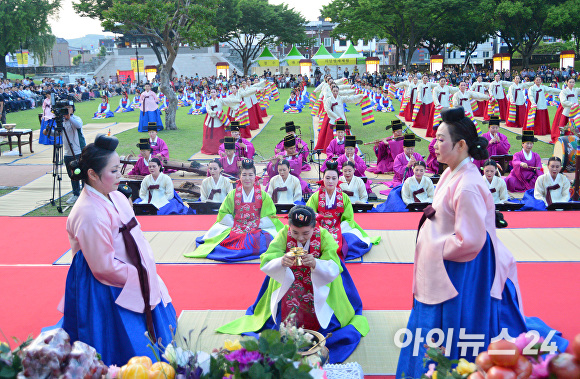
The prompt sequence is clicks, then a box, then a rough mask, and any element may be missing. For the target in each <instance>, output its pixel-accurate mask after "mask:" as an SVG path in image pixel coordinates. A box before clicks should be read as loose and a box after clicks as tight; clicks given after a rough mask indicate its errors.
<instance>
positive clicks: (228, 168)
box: [220, 154, 242, 178]
mask: <svg viewBox="0 0 580 379" xmlns="http://www.w3.org/2000/svg"><path fill="white" fill-rule="evenodd" d="M241 160H242V158H240V157H239V156H238V155H237V154H234V156H233V157H232V158H231V159H230V158H228V157H227V156H223V157H220V163H221V164H222V167H223V169H224V173H225V174H228V175H230V176H233V177H234V178H237V177H238V173H239V171H240V169H239V167H238V162H239V161H241Z"/></svg>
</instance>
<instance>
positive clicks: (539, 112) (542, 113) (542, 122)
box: [527, 84, 560, 136]
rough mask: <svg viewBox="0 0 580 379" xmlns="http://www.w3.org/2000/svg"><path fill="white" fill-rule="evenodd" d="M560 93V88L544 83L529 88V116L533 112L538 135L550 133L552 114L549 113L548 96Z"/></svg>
mask: <svg viewBox="0 0 580 379" xmlns="http://www.w3.org/2000/svg"><path fill="white" fill-rule="evenodd" d="M559 94H560V89H558V88H550V87H548V86H544V85H540V86H537V85H535V84H534V85H533V86H531V87H530V89H529V90H528V99H529V100H530V104H529V105H528V109H527V112H528V117H530V113H533V115H532V117H533V118H534V134H535V135H537V136H545V135H547V134H550V127H551V125H550V116H549V114H548V100H547V98H546V96H547V95H549V96H552V95H554V96H556V95H559Z"/></svg>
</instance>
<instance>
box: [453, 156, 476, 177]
mask: <svg viewBox="0 0 580 379" xmlns="http://www.w3.org/2000/svg"><path fill="white" fill-rule="evenodd" d="M471 159H472V158H471V157H467V158H465V159H464V160H462V161H461V163H459V165H458V166H457V167H455V169H454V170H453V171H451V175H450V176H449V180H451V179H452V178H453V177H454V176H455V175H456V174H457V172H458V171H459V169H460V168H461V167H463V166H464V165H465V164H467V162H471Z"/></svg>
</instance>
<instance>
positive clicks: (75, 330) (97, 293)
mask: <svg viewBox="0 0 580 379" xmlns="http://www.w3.org/2000/svg"><path fill="white" fill-rule="evenodd" d="M121 291H122V288H118V287H112V286H108V285H105V284H103V283H101V282H99V281H98V280H97V279H96V278H95V277H94V275H93V273H92V271H91V269H90V267H89V265H88V264H87V261H86V260H85V257H84V256H83V253H82V251H79V252H77V253H76V254H75V256H74V258H73V261H72V264H71V266H70V269H69V271H68V274H67V278H66V290H65V303H64V317H63V319H62V328H63V329H64V330H65V331H66V332H67V333H68V334H69V335H70V338H71V342H73V341H82V342H84V343H86V344H89V345H91V346H92V347H94V348H95V349H96V350H97V352H98V353H99V354H101V357H102V360H103V362H104V363H105V364H106V365H112V364H115V365H117V366H122V365H124V364H126V363H127V361H129V359H131V358H132V357H135V356H143V355H146V356H148V357H150V358H151V359H152V360H153V361H156V358H155V356H154V354H153V351H152V350H151V349H150V348H149V347H148V345H151V342H150V341H149V339H148V338H147V337H146V336H145V331H146V330H147V326H146V323H145V314H144V313H136V312H133V311H130V310H128V309H125V308H122V307H120V306H118V305H117V304H115V300H116V299H117V297H118V296H119V294H120V293H121ZM153 324H154V327H155V333H156V337H157V339H159V338H161V340H162V344H163V345H164V346H167V344H168V343H169V342H171V340H172V333H171V330H170V327H171V328H173V330H174V331H175V330H176V326H177V318H176V315H175V309H174V308H173V305H171V303H169V304H167V306H164V305H163V303H162V302H161V303H159V304H158V305H157V306H156V307H155V309H153ZM157 353H158V354H159V352H158V351H157Z"/></svg>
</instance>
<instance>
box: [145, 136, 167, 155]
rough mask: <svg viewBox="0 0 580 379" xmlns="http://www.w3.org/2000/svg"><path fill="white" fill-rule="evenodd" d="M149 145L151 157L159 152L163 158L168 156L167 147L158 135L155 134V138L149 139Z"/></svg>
mask: <svg viewBox="0 0 580 379" xmlns="http://www.w3.org/2000/svg"><path fill="white" fill-rule="evenodd" d="M149 145H150V146H151V149H152V151H151V155H152V156H153V157H155V156H157V154H161V156H162V157H164V158H169V148H168V147H167V144H166V143H165V141H163V140H162V139H161V138H159V136H155V139H154V140H152V139H151V138H150V139H149Z"/></svg>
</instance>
